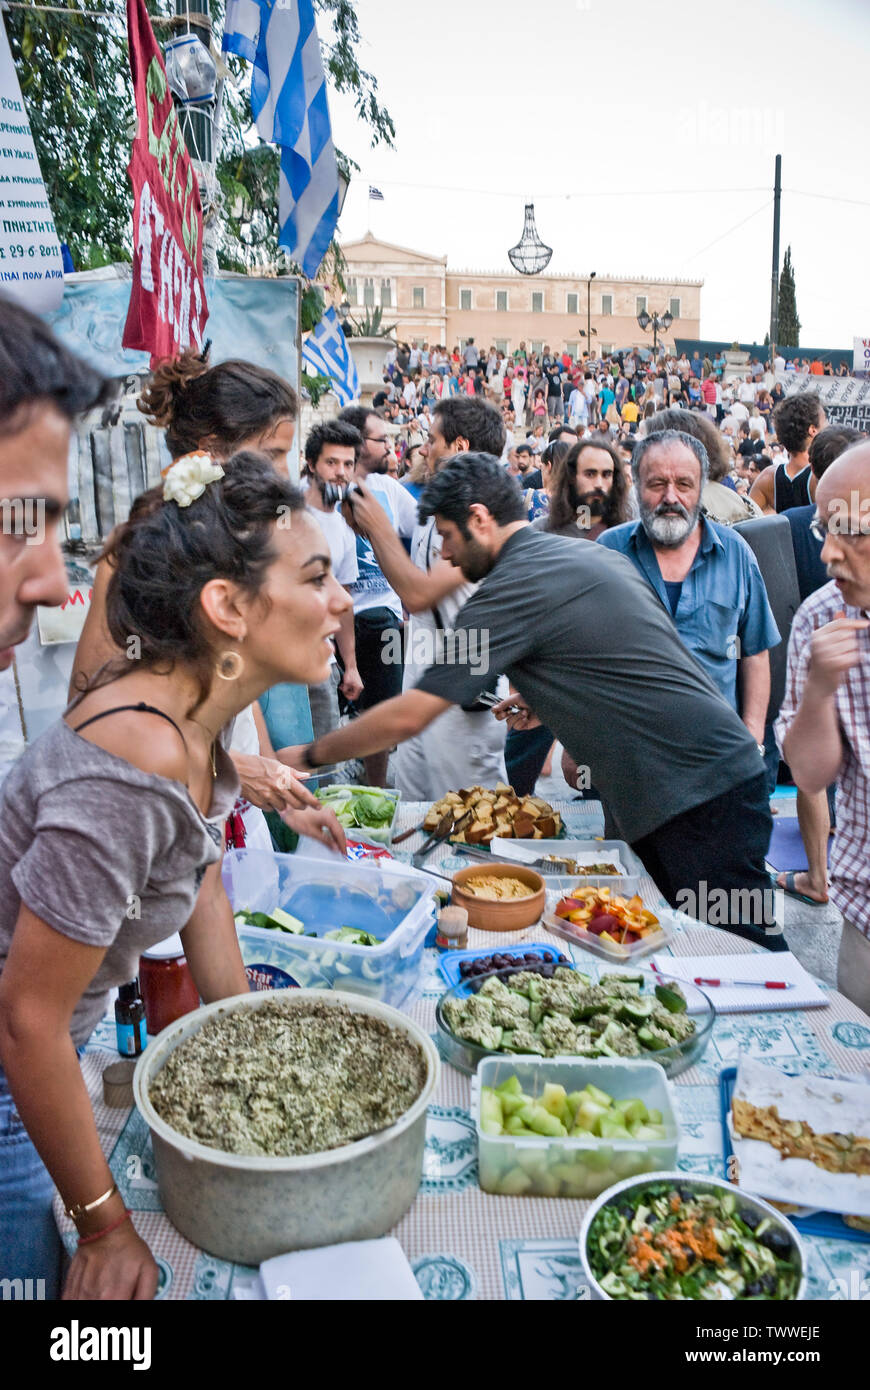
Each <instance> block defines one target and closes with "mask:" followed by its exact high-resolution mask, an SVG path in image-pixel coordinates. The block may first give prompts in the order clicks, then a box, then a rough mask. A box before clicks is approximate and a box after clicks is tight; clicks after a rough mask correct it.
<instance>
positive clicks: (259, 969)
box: [237, 927, 332, 990]
mask: <svg viewBox="0 0 870 1390" xmlns="http://www.w3.org/2000/svg"><path fill="white" fill-rule="evenodd" d="M237 935H238V938H239V949H240V950H241V953H242V960H243V961H244V963H245V969H246V971H247V974H248V979H249V980H250V982H251V989H252V990H266V989H331V988H332V985H331V984H330V982H329V980H328V979H327V978H326V976H325V975H324V974H323V972H322V971H321V970H318V968H317V963H316V961H315V959H314V957H313V956H312V954H311V952H310V951H306V950H304V949H302V950H300V949H299V947H298V946H294V945H293V942H294V940H295V938H294V937H292V936H288V935H286V934H285V933H284V932H280V931H260V929H259V928H258V927H239V928H238V929H237Z"/></svg>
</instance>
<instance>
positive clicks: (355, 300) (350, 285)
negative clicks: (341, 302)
mask: <svg viewBox="0 0 870 1390" xmlns="http://www.w3.org/2000/svg"><path fill="white" fill-rule="evenodd" d="M346 283H347V302H348V304H359V289H358V288H357V283H356V280H355V279H354V280H348V281H347V282H346Z"/></svg>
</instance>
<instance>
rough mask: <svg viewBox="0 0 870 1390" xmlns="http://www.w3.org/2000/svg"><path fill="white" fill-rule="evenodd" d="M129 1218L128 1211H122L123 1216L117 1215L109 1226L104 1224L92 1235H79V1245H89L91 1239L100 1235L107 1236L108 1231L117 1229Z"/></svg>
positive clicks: (98, 1237) (97, 1238)
mask: <svg viewBox="0 0 870 1390" xmlns="http://www.w3.org/2000/svg"><path fill="white" fill-rule="evenodd" d="M129 1218H130V1213H129V1211H126V1210H125V1211H124V1215H123V1216H119V1217H118V1219H117V1221H113V1222H112V1224H111V1226H104V1227H103V1229H102V1231H95V1232H94V1234H93V1235H92V1236H79V1245H80V1246H82V1245H90V1243H91V1241H92V1240H99V1239H100V1238H101V1237H102V1236H107V1235H108V1234H109V1232H110V1231H117V1229H118V1227H119V1226H123V1224H124V1222H125V1221H128V1220H129Z"/></svg>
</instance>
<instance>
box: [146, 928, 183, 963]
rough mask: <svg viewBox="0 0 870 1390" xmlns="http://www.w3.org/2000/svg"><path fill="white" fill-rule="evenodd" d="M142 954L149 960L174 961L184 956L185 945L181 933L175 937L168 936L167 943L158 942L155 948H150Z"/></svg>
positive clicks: (177, 933)
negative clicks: (177, 957) (175, 958)
mask: <svg viewBox="0 0 870 1390" xmlns="http://www.w3.org/2000/svg"><path fill="white" fill-rule="evenodd" d="M142 954H143V956H145V958H146V959H147V960H172V958H173V957H174V956H183V955H184V943H183V941H182V940H181V934H180V932H176V933H175V935H174V936H167V938H166V940H165V941H158V942H157V943H156V944H155V945H154V946H149V947H148V950H147V951H143V952H142Z"/></svg>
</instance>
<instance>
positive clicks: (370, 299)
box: [363, 280, 375, 309]
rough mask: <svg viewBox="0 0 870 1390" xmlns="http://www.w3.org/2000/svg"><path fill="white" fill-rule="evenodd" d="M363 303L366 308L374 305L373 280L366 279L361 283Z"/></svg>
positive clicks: (371, 307)
mask: <svg viewBox="0 0 870 1390" xmlns="http://www.w3.org/2000/svg"><path fill="white" fill-rule="evenodd" d="M363 305H364V306H365V307H366V308H367V309H373V308H374V306H375V282H374V280H366V281H365V282H364V284H363Z"/></svg>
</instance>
